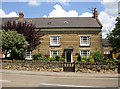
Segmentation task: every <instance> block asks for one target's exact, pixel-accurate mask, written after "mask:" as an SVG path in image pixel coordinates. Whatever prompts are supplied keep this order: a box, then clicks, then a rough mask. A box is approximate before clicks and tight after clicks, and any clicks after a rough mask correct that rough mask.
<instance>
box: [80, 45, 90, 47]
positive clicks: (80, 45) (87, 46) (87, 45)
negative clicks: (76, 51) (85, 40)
mask: <svg viewBox="0 0 120 89" xmlns="http://www.w3.org/2000/svg"><path fill="white" fill-rule="evenodd" d="M80 47H90V45H80Z"/></svg>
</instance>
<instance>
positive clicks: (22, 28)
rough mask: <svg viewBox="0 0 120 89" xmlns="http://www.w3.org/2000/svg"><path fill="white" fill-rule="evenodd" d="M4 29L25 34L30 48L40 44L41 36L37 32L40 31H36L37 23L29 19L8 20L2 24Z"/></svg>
mask: <svg viewBox="0 0 120 89" xmlns="http://www.w3.org/2000/svg"><path fill="white" fill-rule="evenodd" d="M2 29H3V30H5V31H8V30H13V31H17V32H18V33H20V34H23V35H24V36H25V37H26V40H27V41H28V44H29V47H28V50H33V49H35V48H36V46H37V45H38V44H40V39H39V38H40V37H39V36H38V34H37V33H38V31H35V25H33V24H32V23H28V22H27V21H24V22H22V21H8V22H6V23H3V24H2Z"/></svg>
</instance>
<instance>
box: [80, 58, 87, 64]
mask: <svg viewBox="0 0 120 89" xmlns="http://www.w3.org/2000/svg"><path fill="white" fill-rule="evenodd" d="M81 62H83V63H85V62H89V58H88V57H82V59H81Z"/></svg>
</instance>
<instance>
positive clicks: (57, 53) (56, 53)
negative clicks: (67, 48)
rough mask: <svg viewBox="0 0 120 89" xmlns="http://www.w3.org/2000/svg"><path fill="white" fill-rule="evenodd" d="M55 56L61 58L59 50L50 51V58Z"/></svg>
mask: <svg viewBox="0 0 120 89" xmlns="http://www.w3.org/2000/svg"><path fill="white" fill-rule="evenodd" d="M54 56H59V51H58V50H52V51H50V57H54Z"/></svg>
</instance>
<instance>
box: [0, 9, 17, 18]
mask: <svg viewBox="0 0 120 89" xmlns="http://www.w3.org/2000/svg"><path fill="white" fill-rule="evenodd" d="M0 17H18V15H17V14H16V12H13V11H12V12H10V13H9V14H6V13H5V12H4V11H3V10H2V9H0Z"/></svg>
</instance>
